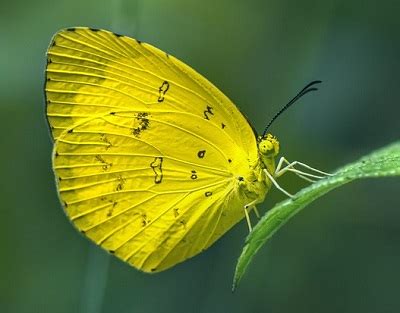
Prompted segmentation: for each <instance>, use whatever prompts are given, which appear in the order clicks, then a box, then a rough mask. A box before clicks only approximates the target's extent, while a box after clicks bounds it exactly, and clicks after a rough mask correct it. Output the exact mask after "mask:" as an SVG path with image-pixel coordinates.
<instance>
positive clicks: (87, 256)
mask: <svg viewBox="0 0 400 313" xmlns="http://www.w3.org/2000/svg"><path fill="white" fill-rule="evenodd" d="M399 10H400V5H399V3H398V1H390V0H381V1H379V2H377V1H372V0H367V1H366V0H353V1H345V0H336V1H334V0H332V1H312V0H303V1H301V2H298V1H289V0H280V1H278V0H273V1H272V0H259V1H258V0H249V1H233V0H222V1H216V0H203V1H195V0H169V1H161V0H160V1H156V0H146V1H145V0H138V1H135V0H130V1H123V0H114V1H106V0H90V1H83V0H68V1H50V0H35V1H30V2H29V1H22V0H14V1H4V0H1V1H0V34H1V46H0V47H1V48H0V114H1V115H0V116H1V122H0V151H1V153H0V168H1V180H0V186H1V187H0V199H1V201H0V208H1V211H0V213H1V215H0V244H1V246H0V247H1V250H0V311H1V312H51V313H58V312H65V313H67V312H68V313H70V312H85V313H94V312H144V313H146V312H152V313H154V312H174V313H179V312H185V313H186V312H207V313H212V312H296V313H301V312H342V313H345V312H351V313H356V312H363V313H365V312H380V313H381V312H385V313H389V312H400V297H399V293H400V269H399V264H400V205H399V204H400V201H399V191H400V183H399V179H395V178H387V179H376V180H372V179H371V180H365V181H359V182H355V183H352V184H350V185H347V186H344V187H343V188H341V189H338V190H336V191H333V192H331V193H330V194H328V195H326V196H325V197H323V198H322V199H319V200H318V201H316V202H315V203H313V204H312V205H310V206H309V207H307V208H306V209H305V210H304V211H302V212H301V213H300V214H299V215H298V216H296V217H295V218H294V219H293V220H291V221H290V222H289V223H288V224H287V225H286V226H285V227H284V228H282V229H281V230H280V231H279V232H278V233H277V234H276V235H275V236H274V237H273V238H272V240H271V241H270V242H269V243H268V244H267V245H266V246H265V247H264V248H263V249H262V251H261V252H260V253H259V254H258V256H257V257H256V258H255V260H254V262H253V263H252V264H251V266H250V270H249V271H248V272H247V274H246V276H245V277H244V279H243V280H242V282H241V284H240V286H239V288H238V289H237V291H236V292H235V293H232V292H231V282H232V276H233V271H234V267H235V263H236V259H237V257H238V256H239V254H240V251H241V247H242V245H243V242H244V238H245V236H246V235H247V225H246V223H245V222H244V221H243V222H242V223H239V224H238V225H237V226H236V227H235V228H234V229H233V230H232V231H230V232H229V233H228V234H227V235H226V236H224V237H223V238H222V239H221V240H219V241H218V242H217V243H216V244H215V245H214V246H213V247H212V248H211V249H209V250H208V251H206V252H205V253H203V254H201V255H199V256H197V257H195V258H193V259H192V260H189V261H187V262H185V263H183V264H181V265H179V266H177V267H175V268H173V269H171V270H169V271H167V272H163V273H160V274H156V275H148V274H143V273H140V272H138V271H136V270H135V269H133V268H130V267H129V266H127V265H125V264H123V263H122V262H120V261H118V260H117V259H115V258H112V257H110V256H108V255H107V254H106V253H105V252H103V251H102V250H100V249H98V248H96V247H94V246H93V245H92V244H91V243H89V241H88V240H86V239H84V238H83V237H82V236H81V235H80V234H79V233H77V232H76V231H75V229H74V228H73V227H72V226H71V225H70V223H69V222H68V220H67V219H66V217H65V216H64V213H63V211H62V209H61V207H60V204H59V203H58V198H57V194H56V190H55V185H54V181H53V173H52V170H51V149H52V143H51V141H50V137H49V135H48V130H47V126H46V122H45V118H44V100H43V77H44V76H43V72H44V67H45V51H46V48H47V45H48V43H49V41H50V38H51V36H52V35H53V33H55V32H56V31H57V30H58V29H60V28H63V27H67V26H91V27H96V28H105V29H109V30H112V31H114V32H119V33H122V34H126V35H130V36H133V37H136V38H138V39H140V40H142V41H146V42H149V43H152V44H153V45H155V46H157V47H159V48H161V49H163V50H165V51H167V52H169V53H170V54H172V55H175V56H176V57H178V58H180V59H181V60H183V61H185V62H186V63H188V64H190V65H191V66H192V67H194V68H195V69H197V70H198V71H199V72H200V73H202V74H203V75H205V76H206V77H207V78H209V79H210V80H211V81H212V82H214V83H215V84H216V85H217V86H218V87H219V88H220V89H221V90H223V91H224V92H225V93H226V94H227V95H228V96H229V97H230V98H231V99H232V100H233V101H234V102H235V103H236V104H237V105H238V106H239V107H240V108H241V110H242V111H243V112H245V114H246V115H247V116H248V117H249V119H250V120H251V121H252V122H253V124H254V126H255V127H256V128H257V129H258V130H259V131H261V130H262V129H263V127H264V126H265V125H266V123H267V122H268V121H269V119H270V118H271V117H272V116H273V114H274V113H275V112H276V111H277V110H278V109H279V108H280V107H281V106H282V105H283V104H285V103H286V102H287V101H288V100H289V99H290V98H291V97H292V96H294V95H295V93H296V92H297V91H298V90H299V89H300V88H302V87H303V86H304V85H305V84H306V83H308V82H309V81H311V80H314V79H321V80H323V85H322V86H321V88H320V91H318V92H316V93H313V94H310V95H307V96H306V97H305V98H303V99H302V100H301V101H300V102H299V103H296V105H295V106H294V107H292V108H291V109H290V110H289V111H287V112H286V113H285V114H284V115H283V116H281V118H280V119H279V120H278V121H276V123H275V124H274V125H273V127H272V128H271V131H272V132H273V133H274V134H276V135H277V136H278V137H279V139H280V141H281V151H282V153H283V154H284V155H285V156H286V157H287V158H289V159H291V160H301V161H305V162H306V163H308V164H310V165H313V166H315V167H317V168H320V169H325V170H327V171H333V170H335V169H336V168H337V167H339V166H341V165H343V164H345V163H347V162H350V161H353V160H355V159H357V158H358V157H359V156H361V155H363V154H365V153H368V152H369V151H371V150H373V149H375V148H379V147H381V146H383V145H385V144H388V143H390V142H393V141H395V140H398V139H399V137H400V136H399V135H400V105H399V70H400V66H399V65H400V61H399V56H400V40H399V31H400V19H399V15H398V13H399ZM281 183H282V185H283V186H285V187H286V188H287V189H288V190H290V191H292V192H294V191H296V190H299V189H300V188H302V187H303V186H305V184H304V183H303V182H301V181H300V180H299V179H298V178H296V176H294V175H290V174H289V175H287V176H286V177H284V178H282V180H281ZM282 199H284V195H282V194H280V193H279V192H278V191H277V190H273V191H271V193H270V195H268V197H267V199H266V201H265V203H264V204H263V205H261V206H260V207H259V210H260V211H261V212H265V211H266V210H267V209H268V208H271V207H272V206H273V205H274V203H276V202H277V201H281V200H282Z"/></svg>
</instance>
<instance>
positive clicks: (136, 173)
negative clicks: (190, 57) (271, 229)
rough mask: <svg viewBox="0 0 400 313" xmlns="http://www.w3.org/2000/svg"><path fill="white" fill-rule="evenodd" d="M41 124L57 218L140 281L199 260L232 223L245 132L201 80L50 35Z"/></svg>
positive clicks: (163, 64) (65, 35) (78, 38)
mask: <svg viewBox="0 0 400 313" xmlns="http://www.w3.org/2000/svg"><path fill="white" fill-rule="evenodd" d="M47 55H48V64H47V69H46V88H45V89H46V102H47V117H48V122H49V125H50V128H51V132H52V136H53V138H54V152H53V167H54V171H55V174H56V177H57V180H58V191H59V194H60V198H61V201H62V203H63V205H64V209H65V211H66V213H67V215H68V217H69V218H70V219H71V220H72V221H73V223H74V225H75V226H76V227H77V228H78V229H79V230H80V231H82V232H83V233H84V234H85V235H86V236H87V237H89V238H90V239H91V240H93V241H94V242H95V243H97V244H98V245H101V246H102V247H103V248H104V249H106V250H108V251H110V252H111V253H114V254H115V255H116V256H118V257H119V258H120V259H122V260H124V261H126V262H128V263H129V264H131V265H133V266H135V267H136V268H139V269H141V270H143V271H146V272H150V271H153V272H154V271H161V270H164V269H166V268H169V267H171V266H173V265H175V264H177V263H179V262H182V261H183V260H185V259H187V258H189V257H191V256H193V255H195V254H197V253H199V252H201V251H202V250H204V249H206V248H207V247H209V246H210V245H211V244H212V243H213V242H214V241H215V240H216V239H218V238H219V237H220V236H221V235H222V234H224V233H225V232H226V231H227V230H228V229H229V228H231V227H232V226H233V225H234V224H235V223H237V222H238V221H239V220H240V219H242V218H243V215H244V212H243V205H244V204H245V203H246V201H248V200H247V199H246V196H245V195H242V194H241V193H240V192H239V191H238V188H237V174H238V173H247V172H248V171H249V164H251V163H252V162H255V160H256V159H257V147H256V139H255V136H254V134H253V131H252V129H251V127H250V125H249V124H248V122H247V121H246V119H245V118H244V117H243V115H242V114H241V113H240V112H239V110H238V109H237V108H236V107H235V106H234V104H233V103H232V102H231V101H230V100H229V99H228V98H227V97H226V96H224V95H223V94H222V93H221V92H220V91H219V90H218V89H217V88H216V87H215V86H213V85H212V84H211V83H210V82H208V81H207V80H206V79H205V78H204V77H202V76H201V75H200V74H198V73H197V72H195V71H194V70H193V69H191V68H189V67H188V66H187V65H185V64H183V63H182V62H180V61H179V60H177V59H176V58H174V57H172V56H169V55H168V54H166V53H165V52H162V51H160V50H158V49H156V48H154V47H153V46H151V45H149V44H145V43H141V42H139V41H136V40H134V39H131V38H128V37H125V36H120V35H116V34H113V33H111V32H108V31H104V30H93V29H89V28H73V29H66V30H62V31H60V32H59V33H57V34H56V35H55V36H54V38H53V41H52V43H51V45H50V47H49V49H48V52H47Z"/></svg>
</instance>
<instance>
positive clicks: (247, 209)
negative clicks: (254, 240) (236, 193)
mask: <svg viewBox="0 0 400 313" xmlns="http://www.w3.org/2000/svg"><path fill="white" fill-rule="evenodd" d="M259 202H260V201H259V200H258V199H256V200H253V201H251V202H250V203H248V204H246V205H245V206H244V208H243V209H244V214H245V215H246V220H247V226H248V227H249V232H251V230H252V229H253V228H252V226H251V220H250V214H249V212H250V210H251V209H253V210H254V213H255V214H256V216H257V218H260V213H258V210H257V207H256V204H257V203H259Z"/></svg>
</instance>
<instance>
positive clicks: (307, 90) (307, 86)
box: [262, 80, 322, 137]
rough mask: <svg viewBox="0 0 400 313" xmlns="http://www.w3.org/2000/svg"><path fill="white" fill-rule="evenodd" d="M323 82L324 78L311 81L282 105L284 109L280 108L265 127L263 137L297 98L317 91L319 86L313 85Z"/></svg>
mask: <svg viewBox="0 0 400 313" xmlns="http://www.w3.org/2000/svg"><path fill="white" fill-rule="evenodd" d="M320 83H322V80H314V81H312V82H311V83H308V84H307V85H306V86H305V87H304V88H303V89H302V90H300V91H299V92H298V93H297V95H296V96H294V97H293V98H292V99H291V100H290V101H289V102H288V103H287V104H286V105H284V106H283V107H282V109H280V110H279V112H278V113H276V114H275V116H274V117H273V118H272V119H271V121H270V122H269V123H268V125H267V127H265V129H264V132H263V135H262V136H263V137H264V136H265V134H266V133H267V130H268V128H269V127H270V126H271V124H272V123H273V122H274V121H275V120H276V118H277V117H278V116H279V115H281V114H282V113H283V112H284V111H286V110H287V109H288V108H289V107H290V106H291V105H292V104H293V103H295V102H296V101H297V100H299V99H300V98H301V97H302V96H304V95H305V94H307V93H309V92H310V91H316V90H318V88H316V87H312V88H310V87H311V86H314V85H316V84H320Z"/></svg>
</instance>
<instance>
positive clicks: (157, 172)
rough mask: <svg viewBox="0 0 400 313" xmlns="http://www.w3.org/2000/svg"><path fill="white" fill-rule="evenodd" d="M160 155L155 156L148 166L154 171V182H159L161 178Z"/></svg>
mask: <svg viewBox="0 0 400 313" xmlns="http://www.w3.org/2000/svg"><path fill="white" fill-rule="evenodd" d="M162 162H163V158H162V157H156V158H155V159H154V161H153V162H151V163H150V167H151V168H152V169H153V172H154V174H155V175H154V183H156V184H160V183H161V182H162V179H163V172H162Z"/></svg>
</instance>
